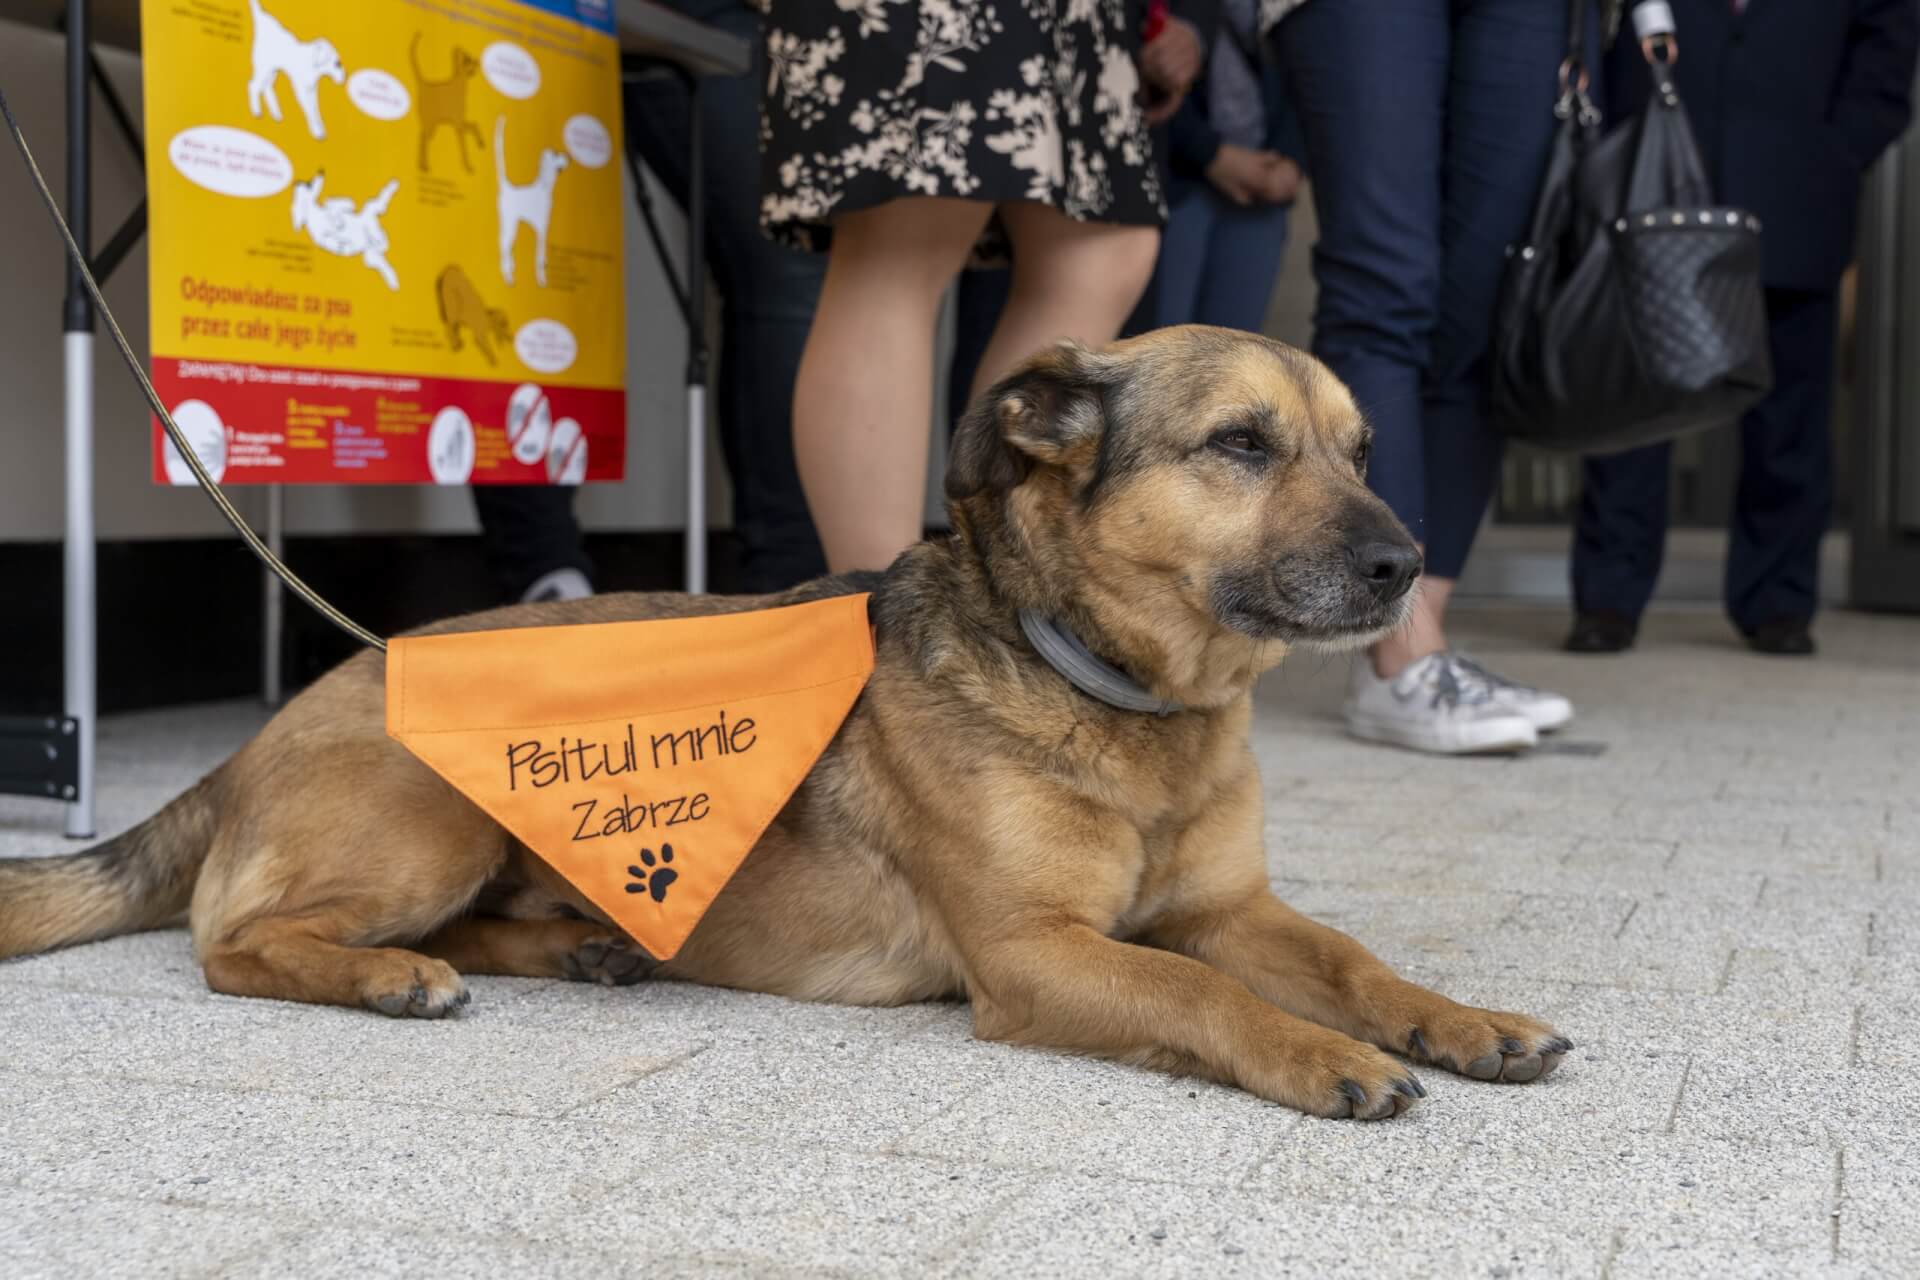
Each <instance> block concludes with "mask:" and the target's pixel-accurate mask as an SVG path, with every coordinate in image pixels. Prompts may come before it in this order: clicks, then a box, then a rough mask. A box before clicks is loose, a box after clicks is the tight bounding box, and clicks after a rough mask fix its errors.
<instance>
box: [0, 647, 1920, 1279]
mask: <svg viewBox="0 0 1920 1280" xmlns="http://www.w3.org/2000/svg"><path fill="white" fill-rule="evenodd" d="M1563 625H1564V618H1563V616H1562V615H1561V614H1559V613H1558V612H1557V611H1546V610H1538V611H1528V610H1500V611H1495V610H1486V611H1472V612H1468V613H1467V614H1466V615H1465V616H1464V618H1463V620H1462V625H1461V627H1460V633H1461V639H1463V640H1464V641H1465V642H1466V643H1467V644H1468V645H1469V647H1471V648H1473V649H1475V650H1476V651H1477V652H1478V653H1479V654H1480V655H1481V656H1483V657H1486V658H1488V659H1490V660H1492V661H1493V662H1494V663H1495V665H1497V666H1498V667H1499V668H1500V669H1502V670H1505V671H1508V672H1510V673H1512V674H1514V675H1516V676H1519V677H1522V678H1526V679H1530V680H1533V681H1536V682H1539V683H1543V684H1549V685H1552V686H1554V687H1556V688H1560V689H1563V690H1565V691H1567V692H1568V693H1570V694H1571V695H1572V696H1573V697H1574V698H1575V699H1576V701H1577V702H1578V704H1579V706H1580V708H1581V713H1582V714H1581V719H1580V721H1579V722H1578V723H1577V724H1576V725H1575V726H1574V728H1573V729H1572V730H1570V731H1569V732H1568V734H1566V735H1564V736H1563V738H1562V739H1561V740H1560V741H1557V742H1553V743H1552V744H1551V746H1550V747H1548V748H1547V749H1543V750H1541V751H1539V752H1536V753H1535V754H1533V755H1531V756H1528V757H1525V758H1522V759H1518V760H1513V761H1506V760H1461V761H1438V760H1429V759H1424V758H1419V757H1415V756H1411V755H1406V754H1401V753H1396V752H1392V751H1389V750H1385V749H1381V748H1375V747H1368V746H1363V745H1360V744H1357V743H1353V742H1349V741H1347V740H1346V739H1345V738H1344V737H1342V735H1341V733H1340V730H1339V726H1338V722H1337V720H1336V719H1335V718H1334V712H1335V709H1336V708H1337V706H1338V701H1339V696H1340V687H1341V677H1342V674H1343V672H1344V670H1345V666H1344V660H1336V661H1328V660H1325V659H1321V658H1316V657H1313V656H1310V655H1309V656H1303V657H1302V658H1300V659H1299V660H1297V661H1296V662H1295V663H1293V664H1291V665H1289V666H1287V667H1285V668H1282V670H1281V671H1279V672H1276V673H1275V674H1274V675H1272V676H1270V677H1269V678H1268V679H1267V681H1266V682H1265V683H1264V685H1263V687H1262V689H1261V691H1260V700H1261V704H1262V711H1261V714H1260V716H1259V719H1258V730H1257V733H1258V740H1257V749H1258V752H1259V755H1260V757H1261V761H1262V764H1263V766H1264V768H1265V772H1266V779H1267V792H1268V797H1269V814H1268V830H1269V836H1270V842H1271V861H1272V874H1273V878H1274V881H1275V883H1276V885H1278V886H1279V888H1280V891H1281V893H1282V894H1283V895H1284V896H1286V897H1287V898H1289V899H1290V900H1291V901H1292V902H1294V903H1295V904H1296V905H1297V906H1300V907H1301V908H1303V909H1305V910H1307V911H1310V912H1312V913H1314V914H1317V915H1318V916H1320V917H1321V918H1323V919H1326V920H1328V921H1330V922H1333V923H1336V924H1338V925H1340V926H1341V927H1343V928H1346V929H1348V930H1350V931H1352V932H1354V933H1356V934H1358V935H1359V936H1361V937H1362V938H1363V939H1365V940H1366V941H1367V942H1368V943H1369V944H1371V945H1372V946H1373V947H1374V948H1375V949H1376V950H1377V951H1379V952H1380V953H1381V954H1383V955H1384V956H1385V957H1386V958H1387V959H1389V960H1390V961H1391V962H1393V963H1396V964H1398V965H1400V966H1402V967H1403V968H1404V969H1406V970H1407V971H1409V972H1410V973H1412V974H1414V975H1415V976H1417V977H1419V978H1420V979H1421V980H1423V981H1426V982H1428V983H1430V984H1432V985H1435V986H1438V987H1440V988H1442V989H1443V990H1446V991H1448V992H1449V993H1451V994H1454V995H1456V996H1458V997H1460V998H1462V999H1467V1000H1472V1001H1476V1002H1480V1003H1486V1004H1492V1005H1495V1006H1500V1007H1507V1008H1516V1009H1524V1010H1527V1011H1530V1012H1534V1013H1536V1014H1539V1015H1541V1016H1544V1017H1546V1018H1548V1019H1550V1020H1552V1021H1554V1022H1555V1023H1556V1024H1557V1025H1558V1027H1559V1028H1560V1029H1561V1030H1562V1031H1563V1032H1565V1033H1567V1034H1568V1035H1570V1036H1572V1037H1573V1038H1575V1039H1576V1040H1577V1041H1578V1042H1579V1045H1580V1048H1579V1050H1578V1051H1577V1052H1576V1053H1575V1054H1574V1055H1573V1056H1572V1057H1571V1058H1570V1059H1569V1060H1568V1062H1567V1064H1566V1065H1565V1066H1564V1067H1563V1069H1562V1070H1561V1072H1560V1074H1558V1075H1557V1076H1555V1077H1553V1078H1552V1079H1550V1080H1548V1081H1546V1082H1544V1083H1541V1084H1535V1085H1528V1086H1523V1087H1517V1088H1515V1087H1501V1086H1493V1085H1484V1084H1476V1083H1473V1082H1470V1081H1463V1080H1456V1079H1452V1078H1449V1077H1446V1076H1443V1075H1441V1074H1439V1073H1438V1072H1436V1071H1432V1070H1427V1071H1424V1072H1423V1073H1422V1074H1423V1078H1424V1079H1425V1080H1426V1082H1427V1084H1428V1085H1429V1087H1430V1089H1431V1091H1432V1096H1431V1097H1429V1098H1428V1099H1427V1100H1426V1101H1425V1102H1424V1103H1422V1104H1421V1105H1420V1106H1419V1107H1417V1108H1416V1109H1415V1110H1414V1111H1412V1112H1411V1113H1409V1114H1408V1115H1406V1116H1404V1117H1402V1118H1400V1119H1398V1120H1396V1121H1393V1122H1391V1123H1387V1124H1380V1125H1358V1124H1353V1123H1346V1122H1327V1121H1316V1120H1308V1119H1304V1118H1302V1117H1300V1116H1297V1115H1295V1114H1293V1113H1292V1112H1289V1111H1285V1110H1282V1109H1280V1108H1277V1107H1274V1106H1270V1105H1267V1104H1265V1103H1262V1102H1260V1101H1258V1100H1256V1099H1253V1098H1251V1097H1248V1096H1246V1095H1244V1094H1240V1093H1237V1092H1234V1091H1232V1090H1228V1089H1224V1088H1219V1087H1216V1086H1212V1085H1207V1084H1200V1083H1195V1082H1191V1081H1181V1080H1172V1079H1168V1078H1164V1077H1160V1076H1156V1075H1151V1074H1147V1073H1145V1072H1141V1071H1136V1070H1132V1069H1128V1068H1123V1067H1117V1066H1112V1065H1109V1064H1105V1063H1100V1062H1088V1061H1074V1060H1068V1059H1063V1058H1059V1057H1055V1056H1052V1055H1048V1054H1045V1053H1040V1052H1036V1051H1022V1050H1015V1049H1008V1048H1002V1047H996V1046H988V1045H980V1044H975V1043H973V1042H971V1041H970V1040H969V1039H968V1036H967V1019H966V1015H965V1012H964V1009H963V1008H960V1007H956V1006H925V1007H917V1008H910V1009H902V1010H865V1009H847V1008H831V1007H824V1006H810V1005H801V1004H795V1003H790V1002H787V1001H784V1000H778V999H772V998H768V997H762V996H754V995H742V994H736V993H729V992H722V991H713V990H704V989H698V988H690V987H682V986H675V985H659V986H653V987H637V988H630V989H626V990H602V989H599V988H593V987H581V986H572V985H566V984H547V983H539V982H530V981H522V980H508V979H498V978H478V979H475V980H474V981H473V984H472V985H473V988H474V994H475V1001H474V1004H473V1005H472V1007H471V1008H470V1009H469V1010H468V1011H467V1013H466V1014H465V1015H464V1016H462V1017H460V1018H458V1019H455V1020H452V1021H448V1022H444V1023H390V1022H386V1021H384V1020H382V1019H379V1018H376V1017H373V1016H371V1015H368V1014H363V1013H357V1012H349V1011H345V1010H335V1009H316V1008H306V1007H299V1006H293V1005H283V1004H275V1003H267V1002H262V1001H243V1000H232V999H228V998H225V997H221V996H215V995H211V994H209V993H208V992H207V991H206V990H205V988H204V987H203V986H202V984H201V982H200V980H199V975H198V971H197V969H196V967H195V966H194V963H193V960H192V957H191V955H190V953H189V950H188V946H187V941H186V938H185V935H184V934H182V933H179V932H162V933H153V934H146V935H142V936H137V937H130V938H123V939H119V940H115V941H112V942H107V943H102V944H99V945H95V946H90V947H82V948H76V949H74V950H70V951H66V952H62V953H58V954H54V955H48V956H44V957H38V958H33V959H27V960H21V961H16V962H13V963H8V964H4V965H0V1275H4V1276H8V1277H15V1278H21V1277H29V1276H88V1277H92V1276H108V1275H130V1276H142V1277H146V1276H199V1275H233V1276H256V1275H258V1276H266V1275H274V1276H279V1275H308V1274H313V1275H355V1276H358V1275H387V1274H395V1275H398V1274H409V1275H422V1276H424V1275H432V1276H440V1275H448V1276H464V1275H476V1276H488V1277H498V1276H502V1275H521V1274H529V1275H556V1276H557V1275H573V1274H580V1275H592V1276H596V1277H604V1276H618V1275H641V1274H645V1275H648V1276H677V1275H706V1274H713V1273H726V1274H749V1275H797V1274H807V1275H815V1274H849V1275H875V1276H890V1275H900V1274H936V1275H963V1276H975V1275H978V1276H1006V1275H1036V1276H1054V1275H1081V1274H1084V1275H1100V1276H1109V1275H1122V1276H1134V1275H1147V1276H1159V1275H1166V1276H1196V1275H1206V1276H1213V1275H1227V1276H1234V1275H1244V1276H1274V1275H1301V1276H1322V1275H1342V1274H1353V1275H1367V1276H1376V1275H1399V1274H1405V1275H1482V1276H1515V1275H1521V1274H1536V1275H1552V1276H1582V1275H1602V1274H1604V1275H1611V1276H1618V1277H1624V1276H1636V1275H1656V1276H1665V1275H1684V1276H1694V1275H1702V1274H1708V1275H1713V1276H1716V1277H1717V1276H1723V1275H1796V1276H1797V1275H1810V1274H1835V1275H1886V1276H1905V1275H1914V1274H1920V1159H1917V1158H1916V1156H1917V1154H1920V1088H1917V1087H1916V1084H1915V1081H1916V1068H1920V786H1916V783H1920V621H1916V620H1912V619H1895V618H1879V617H1868V616H1864V615H1858V614H1835V615H1831V616H1828V617H1826V618H1824V619H1823V620H1822V623H1821V626H1820V628H1819V634H1820V639H1821V641H1822V643H1823V645H1824V650H1823V654H1822V656H1821V657H1820V658H1818V659H1817V660H1815V661H1812V662H1795V661H1783V660H1779V659H1766V658H1761V657H1757V656H1754V655H1750V654H1748V653H1746V652H1745V651H1744V650H1743V649H1741V648H1739V647H1738V646H1736V645H1735V644H1734V643H1733V641H1732V638H1731V636H1730V634H1729V633H1728V631H1727V630H1726V628H1725V625H1724V624H1723V623H1722V622H1721V621H1720V620H1719V618H1718V617H1716V616H1714V615H1712V614H1708V613H1704V612H1703V613H1669V614H1663V615H1660V616H1657V617H1654V618H1652V619H1650V621H1649V625H1648V627H1647V629H1646V634H1645V636H1644V638H1643V641H1642V645H1641V648H1640V649H1639V651H1637V652H1635V653H1633V654H1631V655H1628V656H1625V657H1621V658H1612V659H1604V658H1600V659H1596V658H1575V657H1571V656H1568V655H1564V654H1560V653H1557V652H1554V651H1553V647H1552V646H1553V644H1554V642H1555V641H1556V640H1557V639H1558V636H1559V632H1560V629H1561V627H1562V626H1563ZM260 717H261V713H260V712H259V711H258V710H256V709H254V708H251V707H248V706H242V705H226V706H215V707H203V708H188V709H181V710H175V711H168V712H162V713H153V714H143V715H134V716H124V717H119V718H116V719H113V720H111V721H109V722H108V723H107V724H106V725H104V726H103V729H102V737H101V748H100V761H101V765H100V767H101V777H102V779H103V782H104V787H103V791H102V793H101V816H102V821H103V824H104V825H105V827H107V828H108V829H118V828H119V827H121V826H124V825H126V824H128V823H130V822H133V821H136V820H138V819H139V818H141V817H143V816H145V815H146V814H147V813H148V812H149V811H150V810H151V809H152V808H153V807H154V806H155V805H157V804H158V803H160V802H161V801H163V800H165V799H166V798H168V797H169V796H170V795H172V794H173V793H174V792H175V791H176V790H177V789H179V788H180V787H181V786H183V785H184V784H186V783H187V782H189V781H191V780H192V779H193V778H194V777H196V776H197V775H198V774H199V773H200V772H202V771H203V770H204V769H206V768H207V767H209V766H210V765H212V764H214V763H215V762H217V761H218V760H219V759H220V758H221V757H222V756H223V755H224V754H225V753H226V752H227V751H229V750H231V749H232V748H233V747H234V746H236V745H237V744H238V743H240V742H241V741H242V740H243V739H244V738H245V737H246V735H247V734H248V733H249V732H250V731H251V730H252V729H253V728H254V727H255V726H256V725H257V724H258V723H259V720H260ZM58 823H59V817H58V814H57V812H56V811H55V810H54V809H52V808H51V807H49V806H45V805H40V804H36V803H33V802H27V801H16V800H0V854H4V855H19V854H32V853H41V852H49V851H53V850H56V849H58V848H59V847H60V846H61V844H62V842H61V840H60V838H59V837H58V835H57V830H58Z"/></svg>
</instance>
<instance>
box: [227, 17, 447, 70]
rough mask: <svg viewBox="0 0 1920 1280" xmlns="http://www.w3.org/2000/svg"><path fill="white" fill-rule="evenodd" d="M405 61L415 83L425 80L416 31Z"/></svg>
mask: <svg viewBox="0 0 1920 1280" xmlns="http://www.w3.org/2000/svg"><path fill="white" fill-rule="evenodd" d="M253 2H254V3H255V4H258V3H260V0H253ZM407 61H408V62H411V63H412V64H413V78H414V80H415V81H416V82H421V81H424V80H426V78H427V77H426V75H425V73H423V72H422V71H421V70H420V33H419V32H418V31H415V32H414V33H413V43H412V44H409V45H408V46H407Z"/></svg>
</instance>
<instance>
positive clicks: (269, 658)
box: [260, 484, 287, 707]
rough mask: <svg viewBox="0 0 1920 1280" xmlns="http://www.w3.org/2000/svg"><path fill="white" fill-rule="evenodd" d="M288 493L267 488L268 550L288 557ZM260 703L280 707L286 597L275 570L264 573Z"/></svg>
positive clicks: (261, 586) (261, 603)
mask: <svg viewBox="0 0 1920 1280" xmlns="http://www.w3.org/2000/svg"><path fill="white" fill-rule="evenodd" d="M286 515H287V493H286V488H285V486H283V485H277V484H270V485H268V486H267V549H268V550H270V551H272V552H273V554H274V555H275V556H277V557H279V558H281V559H285V558H286V550H287V548H286V527H285V526H286ZM260 591H261V599H260V647H261V648H260V700H261V701H262V702H265V703H266V704H267V705H268V706H270V707H277V706H279V705H280V692H281V690H280V650H281V640H282V638H283V636H284V635H285V631H286V621H287V613H286V599H287V598H286V595H285V593H284V592H283V591H282V590H281V587H280V579H279V578H278V577H276V576H275V575H274V572H273V570H271V569H262V570H261V571H260Z"/></svg>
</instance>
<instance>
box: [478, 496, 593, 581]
mask: <svg viewBox="0 0 1920 1280" xmlns="http://www.w3.org/2000/svg"><path fill="white" fill-rule="evenodd" d="M574 492H575V490H574V488H573V486H571V485H551V486H549V485H543V484H476V485H474V486H473V509H474V513H475V514H476V515H478V516H479V517H480V542H481V546H482V547H483V548H484V550H485V552H486V557H487V568H488V569H489V570H491V571H492V573H493V576H494V580H495V581H496V582H498V583H499V584H500V598H501V599H502V600H505V601H509V602H512V601H518V600H520V599H522V598H523V597H526V596H527V595H528V593H529V592H530V591H531V590H532V589H533V588H534V587H535V586H536V585H537V584H541V583H543V582H545V581H546V580H548V579H550V578H555V575H561V577H560V578H557V579H555V580H556V581H558V582H560V583H561V585H560V587H559V589H558V591H557V593H556V595H555V596H553V597H550V598H563V599H570V598H572V597H574V596H581V595H588V594H591V593H592V589H593V561H591V560H589V559H588V558H587V552H586V548H585V547H584V546H583V545H582V544H581V539H580V525H579V522H578V521H576V520H575V519H574V517H573V495H574ZM568 573H571V574H572V575H573V576H572V577H566V576H565V575H567V574H568Z"/></svg>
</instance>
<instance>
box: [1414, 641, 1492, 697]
mask: <svg viewBox="0 0 1920 1280" xmlns="http://www.w3.org/2000/svg"><path fill="white" fill-rule="evenodd" d="M1434 657H1435V658H1437V659H1438V661H1427V662H1424V663H1423V664H1422V665H1423V666H1424V668H1425V669H1424V670H1423V671H1421V673H1420V679H1419V682H1418V684H1417V685H1416V688H1424V689H1428V690H1431V691H1432V693H1433V699H1432V701H1431V702H1430V703H1429V704H1428V705H1430V706H1432V707H1433V708H1435V709H1436V710H1437V709H1439V707H1440V706H1441V705H1443V704H1444V705H1446V706H1449V707H1457V706H1459V705H1460V704H1461V703H1463V702H1465V703H1468V704H1469V705H1478V704H1480V703H1482V702H1489V701H1491V700H1492V699H1493V695H1494V685H1493V683H1492V682H1491V681H1489V680H1487V679H1485V678H1483V677H1482V676H1480V675H1479V674H1478V673H1477V672H1475V671H1474V670H1473V669H1472V668H1470V667H1463V665H1462V664H1461V663H1460V661H1459V659H1457V658H1456V657H1454V655H1452V654H1450V653H1440V654H1435V655H1434ZM1463 674H1464V675H1465V676H1466V679H1462V678H1461V676H1462V675H1463ZM1413 692H1414V690H1412V689H1410V690H1408V691H1407V693H1408V696H1409V697H1411V696H1412V694H1413Z"/></svg>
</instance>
